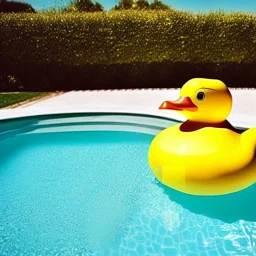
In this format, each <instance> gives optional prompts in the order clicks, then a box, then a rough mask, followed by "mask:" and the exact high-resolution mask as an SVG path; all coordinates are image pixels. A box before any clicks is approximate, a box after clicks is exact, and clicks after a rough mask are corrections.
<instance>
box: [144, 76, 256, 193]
mask: <svg viewBox="0 0 256 256" xmlns="http://www.w3.org/2000/svg"><path fill="white" fill-rule="evenodd" d="M159 108H160V109H164V110H175V111H179V112H180V113H181V114H183V115H184V116H185V117H186V118H187V121H185V122H184V123H182V124H177V125H174V126H171V127H169V128H167V129H165V130H163V131H162V132H160V133H159V134H158V135H156V137H155V138H154V139H153V141H152V143H151V145H150V148H149V153H148V160H149V165H150V167H151V169H152V171H153V173H154V174H155V176H156V177H157V179H158V180H160V181H161V182H162V183H163V184H165V185H167V186H169V187H171V188H173V189H176V190H178V191H181V192H184V193H187V194H192V195H223V194H229V193H233V192H237V191H239V190H242V189H245V188H247V187H249V186H250V185H252V184H253V183H255V182H256V157H255V149H256V128H250V129H248V130H246V131H242V130H238V129H236V128H234V127H233V126H232V125H231V124H230V123H229V122H228V121H227V120H226V118H227V117H228V115H229V113H230V112H231V108H232V96H231V94H230V92H229V90H228V88H227V87H226V85H225V84H224V83H223V82H222V81H220V80H216V79H205V78H194V79H191V80H189V81H188V82H187V83H185V84H184V86H183V87H182V88H181V91H180V98H179V99H178V100H177V101H172V102H171V101H165V102H163V103H162V104H161V106H160V107H159Z"/></svg>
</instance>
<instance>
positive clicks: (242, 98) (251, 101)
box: [0, 89, 256, 127]
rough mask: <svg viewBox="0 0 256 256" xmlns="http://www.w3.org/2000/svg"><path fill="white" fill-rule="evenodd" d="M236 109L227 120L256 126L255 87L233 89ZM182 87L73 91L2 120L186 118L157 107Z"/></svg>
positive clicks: (5, 113) (3, 113)
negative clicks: (99, 115)
mask: <svg viewBox="0 0 256 256" xmlns="http://www.w3.org/2000/svg"><path fill="white" fill-rule="evenodd" d="M230 91H231V93H232V96H233V109H232V113H231V115H230V116H229V118H228V120H229V121H230V122H231V123H232V124H233V125H236V126H240V127H252V126H256V90H253V89H252V90H251V89H245V90H241V89H230ZM178 96H179V89H154V90H153V89H142V90H106V91H71V92H68V93H65V94H62V95H59V96H56V97H53V98H49V99H46V100H43V101H39V102H36V103H30V104H27V105H23V106H20V107H18V108H15V109H5V110H0V119H6V118H13V117H18V116H27V115H41V114H51V113H75V112H79V113H81V112H125V113H129V112H130V113H131V112H132V113H143V114H153V115H158V116H165V117H170V118H176V119H178V120H185V119H184V117H183V116H181V115H180V114H178V113H176V112H174V111H168V110H158V107H159V105H160V104H161V103H162V102H163V101H165V100H175V99H177V98H178Z"/></svg>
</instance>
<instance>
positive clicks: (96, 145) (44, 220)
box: [0, 114, 256, 256]
mask: <svg viewBox="0 0 256 256" xmlns="http://www.w3.org/2000/svg"><path fill="white" fill-rule="evenodd" d="M174 124H176V121H174V120H169V119H165V118H160V117H154V116H144V115H128V114H87V115H82V114H79V115H78V114H70V115H49V116H39V117H29V118H20V119H12V120H6V121H1V122H0V156H1V165H0V209H1V211H0V255H47V256H48V255H171V256H172V255H173V256H175V255H221V256H223V255H255V253H256V244H255V243H256V200H255V195H256V186H255V185H253V186H251V187H249V188H247V189H245V190H243V191H240V192H238V193H234V194H231V195H225V196H218V197H200V196H191V195H186V194H183V193H180V192H177V191H175V190H172V189H170V188H168V187H165V186H164V185H162V184H161V183H159V182H158V181H157V180H156V179H155V177H154V175H153V173H152V172H151V171H150V168H149V166H148V159H147V153H148V148H149V145H150V143H151V141H152V139H153V138H154V135H155V134H157V133H158V132H160V131H161V130H162V129H164V128H165V127H168V126H171V125H174Z"/></svg>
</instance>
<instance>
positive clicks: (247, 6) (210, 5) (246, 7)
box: [20, 0, 256, 13]
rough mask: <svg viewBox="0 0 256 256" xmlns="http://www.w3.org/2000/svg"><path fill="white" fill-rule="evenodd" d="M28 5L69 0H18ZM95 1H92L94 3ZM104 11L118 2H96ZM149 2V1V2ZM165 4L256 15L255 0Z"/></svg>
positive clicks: (174, 0) (194, 0)
mask: <svg viewBox="0 0 256 256" xmlns="http://www.w3.org/2000/svg"><path fill="white" fill-rule="evenodd" d="M20 1H23V2H27V3H30V4H31V5H32V6H33V7H34V8H35V9H37V10H42V9H44V8H49V7H57V6H59V5H61V6H63V3H64V5H65V4H67V3H68V2H69V1H70V0H20ZM94 1H95V0H93V2H94ZM97 2H99V3H100V4H101V5H102V6H103V7H104V9H105V10H110V9H111V8H112V7H114V5H115V4H116V3H117V2H118V0H97ZM149 2H151V0H149ZM162 2H164V3H165V4H169V5H171V6H172V7H174V8H175V9H178V10H186V11H195V12H198V11H202V12H205V11H211V10H219V9H222V10H225V11H245V12H254V13H256V0H212V1H211V0H162Z"/></svg>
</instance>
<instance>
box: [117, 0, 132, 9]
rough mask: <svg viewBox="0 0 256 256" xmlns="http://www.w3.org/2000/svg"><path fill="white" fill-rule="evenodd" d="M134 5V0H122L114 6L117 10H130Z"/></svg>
mask: <svg viewBox="0 0 256 256" xmlns="http://www.w3.org/2000/svg"><path fill="white" fill-rule="evenodd" d="M133 5H134V1H133V0H120V1H119V2H118V4H117V5H116V6H115V7H114V9H115V10H128V9H132V7H133Z"/></svg>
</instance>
